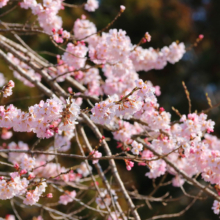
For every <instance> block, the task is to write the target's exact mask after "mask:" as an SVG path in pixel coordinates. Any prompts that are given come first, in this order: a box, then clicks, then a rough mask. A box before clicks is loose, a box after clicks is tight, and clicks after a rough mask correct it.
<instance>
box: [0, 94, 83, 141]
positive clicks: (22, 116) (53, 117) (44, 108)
mask: <svg viewBox="0 0 220 220" xmlns="http://www.w3.org/2000/svg"><path fill="white" fill-rule="evenodd" d="M67 103H68V106H69V107H68V108H67V107H65V104H63V103H62V102H61V101H60V100H59V99H58V98H56V97H54V98H51V99H48V100H47V101H46V102H44V101H41V102H40V103H39V104H36V105H34V106H30V107H29V111H28V113H26V112H23V111H22V110H20V109H17V108H16V107H15V106H14V105H9V106H8V107H7V108H5V107H4V106H0V116H1V118H0V127H4V128H11V127H12V128H13V130H14V131H17V132H31V131H32V132H34V133H36V134H37V137H39V138H49V137H51V136H53V135H54V133H57V132H58V127H57V126H58V123H59V122H60V120H61V119H62V118H63V122H62V124H61V127H60V129H61V130H65V129H67V126H70V127H73V126H74V124H75V120H76V118H77V116H78V114H79V106H78V105H77V104H75V102H74V100H72V101H71V104H70V103H69V101H68V100H67ZM64 110H65V111H64ZM67 110H68V112H67ZM69 119H70V120H69ZM53 123H54V124H55V125H54V124H53Z"/></svg>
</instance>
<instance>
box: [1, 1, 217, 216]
mask: <svg viewBox="0 0 220 220" xmlns="http://www.w3.org/2000/svg"><path fill="white" fill-rule="evenodd" d="M65 2H66V3H70V4H73V3H74V4H82V3H84V2H85V1H82V0H75V1H72V0H69V1H65ZM120 5H125V6H126V10H125V12H124V13H123V14H122V16H121V17H120V18H119V19H118V20H117V21H116V22H115V23H114V25H113V26H112V28H117V29H123V30H125V31H126V32H127V34H128V36H130V38H131V40H132V43H133V44H137V43H138V42H139V41H140V39H141V38H142V37H143V35H144V34H145V32H147V31H148V32H149V33H150V35H151V36H152V40H151V42H149V43H146V44H144V45H143V47H146V48H148V47H154V48H155V49H156V48H161V47H163V46H165V45H170V44H171V43H172V42H173V41H179V42H184V43H185V45H186V47H187V48H191V45H192V44H194V42H195V40H196V38H197V37H198V35H200V34H203V35H204V39H203V40H202V41H201V42H200V43H199V45H198V46H197V47H193V48H191V49H189V50H187V53H186V54H185V55H184V57H183V59H182V60H181V61H180V62H178V63H177V64H175V65H171V64H168V65H167V66H166V67H165V68H164V69H163V70H151V71H149V72H140V77H141V78H142V79H144V80H151V81H152V83H153V84H154V85H159V86H160V88H161V92H162V94H161V96H160V97H159V103H160V105H161V106H163V107H164V108H165V110H166V111H170V112H171V111H172V110H171V107H172V106H174V107H175V108H177V109H178V110H179V111H180V113H182V114H187V113H188V102H187V99H186V96H185V93H184V90H183V87H182V81H185V83H186V86H187V87H188V90H189V92H190V97H191V100H192V110H193V111H195V110H198V111H201V110H204V109H206V108H208V107H209V106H208V104H207V100H206V96H205V94H206V93H208V95H209V97H210V98H211V100H212V104H213V105H214V104H217V103H218V102H220V13H219V12H220V1H219V0H115V1H113V0H100V8H99V9H98V10H97V11H96V12H94V13H88V12H87V11H84V10H83V9H82V8H77V9H75V8H67V9H66V10H65V11H61V12H60V15H61V16H62V17H63V21H64V22H63V23H64V29H67V30H69V31H70V30H71V29H72V27H73V24H74V21H75V20H76V19H77V18H78V17H80V16H81V15H82V14H85V15H86V16H87V18H88V19H89V20H91V21H93V22H94V23H95V24H96V25H97V29H98V30H100V29H102V28H103V27H105V26H106V25H107V24H108V23H109V22H111V21H112V20H113V18H114V17H115V15H116V14H117V13H118V11H119V7H120ZM10 7H12V6H10V5H9V6H6V7H4V8H3V9H1V10H0V14H1V13H3V12H4V11H5V10H7V9H9V8H10ZM29 17H30V11H26V10H23V9H19V10H17V11H13V12H11V13H10V14H8V15H7V16H4V17H3V18H0V19H1V20H2V21H7V22H17V21H19V23H21V22H25V21H26V20H27V19H28V18H29ZM30 21H31V20H30ZM8 36H10V35H8ZM21 37H22V39H24V40H25V41H26V42H27V43H28V45H29V46H30V47H31V48H33V49H34V50H36V51H39V52H42V51H50V52H52V53H55V54H62V52H61V51H59V50H58V49H57V48H55V47H54V46H53V44H52V43H50V41H49V38H48V37H46V36H45V35H38V36H35V35H33V36H21ZM42 56H44V57H45V58H47V59H49V60H50V61H51V62H54V63H55V62H56V58H55V57H53V56H48V55H45V54H43V53H42ZM0 72H2V73H4V74H5V75H6V77H7V79H8V80H10V79H11V77H12V73H11V71H10V70H9V69H8V68H7V66H6V65H4V64H1V66H0ZM15 83H16V87H15V89H14V94H13V96H12V97H10V98H8V99H7V102H10V100H11V101H13V100H14V99H16V98H18V97H28V96H29V97H32V98H27V99H25V100H23V101H15V102H13V103H14V104H15V105H16V106H17V107H19V108H22V109H23V110H25V108H27V106H28V105H33V104H35V103H37V102H39V100H40V98H39V97H37V96H38V95H40V93H39V92H38V91H37V90H36V89H35V88H29V87H26V86H24V85H23V84H22V82H19V81H17V80H16V79H15ZM63 86H65V85H63ZM5 102H6V101H5ZM219 115H220V112H219V109H218V108H217V109H214V110H212V111H211V112H210V113H209V117H210V118H211V119H213V120H214V121H215V122H216V127H215V135H216V136H218V137H220V117H219ZM175 119H178V117H177V116H176V115H175V114H173V116H172V120H175ZM88 132H90V131H89V130H88ZM105 135H106V136H110V135H111V134H108V133H107V134H105ZM13 140H14V141H18V140H23V141H24V142H27V143H33V142H34V141H35V135H33V134H24V135H21V134H20V133H19V134H14V137H13ZM91 141H93V142H94V144H95V142H96V140H91ZM2 142H3V141H2V140H0V144H2ZM110 143H111V145H110V146H111V147H112V150H113V152H116V150H115V148H116V147H115V146H116V143H115V142H114V141H112V142H110ZM73 144H74V140H73ZM67 163H71V162H70V161H69V162H66V161H63V165H64V166H65V165H67V166H68V164H67ZM117 165H118V168H119V170H120V173H121V174H122V179H123V180H124V181H125V182H126V183H127V187H128V189H130V190H132V189H133V188H134V187H135V188H137V189H138V191H139V192H140V193H141V194H144V195H147V194H149V193H150V192H151V191H152V182H151V180H149V179H147V177H145V176H144V174H145V173H146V172H147V168H146V167H138V166H136V167H135V168H134V169H133V170H132V171H130V172H128V171H126V170H125V165H124V163H123V162H122V163H120V162H118V163H117ZM104 166H106V167H107V164H104ZM169 178H170V177H169V176H168V178H167V180H169ZM159 180H160V178H158V179H157V180H156V182H159ZM185 185H187V184H185ZM185 185H184V186H185ZM185 188H186V190H187V192H188V193H190V194H193V195H195V194H196V193H197V190H193V189H194V188H193V187H191V186H189V185H188V186H185ZM167 191H169V192H170V194H172V196H173V197H178V196H180V195H181V194H182V193H181V190H179V189H178V188H172V187H170V188H169V187H167V188H165V187H164V188H162V189H161V190H159V191H158V192H157V193H156V194H155V196H161V195H163V194H164V193H166V192H167ZM119 199H120V198H119ZM54 200H56V198H55V199H54ZM190 201H191V198H187V197H185V198H182V199H180V200H179V201H175V202H172V203H167V204H165V203H164V204H160V203H158V204H157V203H153V204H152V210H150V209H149V208H146V206H145V207H144V208H140V209H139V212H140V214H141V216H142V219H145V218H149V217H150V216H152V215H159V214H167V213H175V212H179V211H181V210H182V209H183V208H184V207H185V206H186V205H187V204H188V203H189V202H190ZM212 203H213V199H212V198H210V199H207V200H203V201H197V202H196V203H195V204H194V206H193V207H192V208H190V210H189V211H188V212H186V213H185V214H184V216H181V217H178V218H176V219H179V220H185V219H196V220H197V219H198V220H215V219H219V217H218V216H216V215H214V214H213V212H212V210H211V207H212ZM136 204H143V202H142V201H136ZM60 210H63V211H65V207H61V208H60ZM34 212H36V215H37V214H39V213H38V210H37V209H36V210H35V209H32V214H33V213H34ZM7 213H12V211H11V208H10V204H9V202H7V201H6V202H4V203H2V202H1V201H0V216H2V217H3V216H4V215H6V214H7ZM22 215H23V219H31V213H30V212H29V211H28V210H27V213H23V214H22ZM45 219H50V217H48V218H45ZM87 219H91V218H87Z"/></svg>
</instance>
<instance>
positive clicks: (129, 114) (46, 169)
mask: <svg viewBox="0 0 220 220" xmlns="http://www.w3.org/2000/svg"><path fill="white" fill-rule="evenodd" d="M7 3H8V0H2V1H0V7H3V6H5V5H7ZM65 4H66V3H64V2H63V0H43V1H41V3H39V2H38V1H36V0H23V1H21V2H20V3H19V5H20V7H21V8H23V9H30V10H31V12H32V14H34V15H35V16H36V17H37V20H38V22H39V25H40V27H41V28H42V30H43V31H44V33H46V34H48V35H49V36H50V37H52V39H53V41H55V42H56V43H65V42H67V44H66V49H64V50H65V51H64V52H63V55H57V65H49V67H47V68H46V67H45V68H44V70H43V71H45V74H46V75H47V74H48V76H49V78H50V77H54V79H53V80H54V82H56V83H60V82H64V81H65V80H66V79H68V78H67V77H69V79H72V78H71V77H73V78H74V79H75V80H76V83H79V84H80V86H83V88H86V89H85V91H84V92H81V93H74V92H73V89H72V88H71V87H69V89H68V92H69V93H70V97H69V98H68V99H66V100H65V98H64V97H59V98H58V97H57V96H53V97H50V98H49V99H47V100H46V101H44V100H41V101H40V102H39V103H38V104H35V105H33V106H29V108H28V111H27V112H25V111H23V110H21V109H18V108H16V107H15V106H14V105H12V104H10V105H8V106H7V105H6V106H5V105H1V106H0V128H2V132H1V138H2V139H4V140H7V139H10V137H11V136H12V131H9V130H10V129H12V130H13V131H14V132H33V133H35V134H36V136H37V137H38V138H41V139H44V138H47V139H49V138H51V137H53V138H54V139H53V143H52V144H51V143H50V144H49V145H48V148H47V150H46V153H44V152H43V151H42V154H37V155H34V156H33V155H31V156H30V155H29V154H28V151H29V146H28V145H27V144H25V143H23V142H21V141H19V142H18V143H15V142H10V143H8V144H6V143H4V144H2V147H0V149H3V150H5V148H7V150H8V152H9V153H8V158H7V159H8V161H9V162H10V163H12V164H14V169H16V172H12V173H10V176H9V177H6V178H5V177H0V198H1V199H3V200H5V199H11V198H13V197H15V196H20V195H25V199H24V201H23V203H24V204H26V205H34V204H36V203H37V202H38V201H39V199H40V198H41V197H45V195H44V193H45V192H46V187H47V184H48V182H47V180H48V179H53V180H54V182H53V183H55V184H56V183H59V184H60V183H61V182H62V183H64V184H66V185H69V186H74V187H75V186H77V184H78V185H80V182H82V181H84V179H83V178H85V177H87V176H88V175H90V174H92V166H90V165H89V164H88V163H87V162H86V163H85V162H82V163H81V164H79V165H77V166H76V168H74V167H71V168H69V169H68V168H65V167H63V166H62V165H61V164H60V163H57V160H56V159H57V158H56V157H55V155H57V152H63V151H68V150H70V148H71V139H72V138H73V137H74V135H75V134H74V132H75V125H76V124H77V123H78V121H80V120H82V119H81V118H80V117H79V115H80V111H81V110H80V105H81V104H82V106H83V107H82V108H84V106H85V105H84V104H85V103H84V102H83V101H82V99H77V100H75V99H73V98H72V97H73V96H74V95H82V97H86V98H85V100H86V101H87V102H88V103H89V105H90V107H91V108H88V107H86V108H85V109H82V112H83V113H85V114H87V115H88V116H89V118H90V119H91V123H95V124H97V125H98V126H101V127H104V128H105V127H108V128H109V129H110V130H111V131H112V134H113V137H114V139H115V140H116V141H118V148H120V149H121V150H122V151H123V152H122V154H124V153H125V154H126V156H128V157H129V158H126V159H124V162H125V166H126V169H127V170H128V171H130V170H131V169H132V168H133V167H134V166H135V161H137V160H138V159H139V160H140V162H139V163H138V165H139V166H145V167H147V169H148V172H147V173H146V174H145V176H147V177H148V178H151V179H155V178H157V177H160V176H162V175H164V174H165V173H166V172H168V173H170V174H171V175H173V179H172V184H173V186H174V187H180V186H182V185H183V184H184V182H185V179H184V177H183V176H181V175H180V174H179V172H177V171H176V169H174V168H173V167H172V166H170V165H169V163H166V160H165V159H164V158H166V159H167V160H169V161H172V163H173V164H175V167H176V168H177V169H178V170H181V171H183V172H184V173H185V174H186V175H188V177H189V178H193V177H194V175H196V174H201V177H202V178H203V179H204V181H206V182H209V183H211V184H215V186H216V188H219V189H220V168H219V164H220V148H219V144H220V140H218V139H217V138H216V137H214V136H212V135H210V133H211V132H213V131H214V125H215V123H214V122H213V121H212V120H210V119H208V117H207V115H206V114H204V113H189V114H187V115H182V116H181V117H180V120H179V121H177V122H173V123H172V122H171V114H170V113H169V112H167V111H165V109H164V108H163V107H160V105H159V104H158V100H157V96H158V95H160V89H159V87H158V86H153V84H152V83H151V82H150V81H146V82H144V81H143V80H141V79H140V78H139V75H138V72H139V71H149V70H152V69H162V68H164V67H165V66H166V65H167V64H168V63H171V64H174V63H176V62H178V61H179V60H180V59H181V58H182V57H183V55H184V54H185V52H186V49H185V45H184V43H177V42H173V43H171V44H170V45H169V46H164V47H163V48H161V49H157V50H156V49H154V48H152V47H150V48H147V49H144V48H143V47H141V44H142V43H147V42H150V40H151V36H150V34H149V33H148V32H146V33H145V36H144V38H143V39H142V40H141V42H140V43H139V44H137V45H135V44H133V43H132V42H131V39H130V37H129V36H127V34H126V32H125V31H123V30H121V29H120V30H116V29H110V30H109V31H108V32H104V31H103V32H97V28H96V26H95V24H93V23H92V22H90V21H89V20H87V19H86V16H85V15H82V16H81V18H80V19H76V21H75V23H74V26H73V34H72V32H71V33H70V32H68V31H66V30H64V29H63V27H62V18H61V17H60V16H58V13H59V11H60V10H62V9H64V8H65ZM83 6H84V8H85V10H87V11H89V12H93V11H95V10H96V9H97V8H98V6H99V2H98V1H97V0H87V2H86V3H85V4H83ZM124 10H125V6H121V7H120V13H122V12H123V11H124ZM119 15H120V14H119ZM64 39H65V40H67V41H64ZM68 39H69V41H68ZM13 53H14V54H13ZM19 56H20V57H21V58H23V60H22V59H19ZM7 58H8V59H9V60H10V61H11V62H13V63H14V64H15V65H16V66H19V67H20V68H21V70H22V71H23V72H25V73H26V74H27V76H28V77H29V79H30V78H31V79H33V80H35V81H36V82H40V81H41V76H42V73H41V74H39V73H40V72H41V70H40V69H39V73H37V72H36V71H35V70H33V68H31V64H29V65H30V66H29V65H28V62H29V61H27V62H26V61H25V60H28V59H29V57H28V56H27V55H26V54H23V53H21V52H17V53H16V55H15V52H11V53H7ZM33 60H34V59H33ZM30 62H31V63H32V61H30ZM33 62H34V61H33ZM42 62H43V61H42ZM32 67H33V66H32ZM11 69H12V71H13V74H14V77H15V78H17V79H18V80H20V81H22V82H23V83H24V84H25V85H27V86H30V87H34V84H32V83H31V82H29V81H28V80H27V78H28V77H25V76H23V75H22V76H21V74H20V73H19V72H18V71H16V70H14V69H13V68H11ZM101 71H102V72H103V74H102V73H100V72H101ZM72 80H73V79H72ZM50 82H51V83H52V80H51V81H50ZM44 83H45V82H42V84H44ZM84 86H85V87H84ZM0 87H2V89H1V90H0V92H1V95H2V96H3V97H5V98H6V97H8V96H10V95H12V88H13V87H14V82H13V81H12V80H10V81H9V82H8V83H7V84H6V80H5V78H4V77H3V75H2V74H1V73H0ZM64 89H65V88H64ZM58 90H59V88H58ZM82 90H84V89H82ZM51 91H52V92H53V88H51ZM56 92H57V93H56V94H58V92H59V91H56ZM91 96H93V98H94V97H95V99H97V100H99V101H97V102H96V103H92V102H90V100H89V97H91ZM90 119H88V120H90ZM77 120H78V121H77ZM94 127H95V125H94ZM94 127H93V130H95V131H96V132H97V130H96V128H94ZM137 136H139V137H140V136H145V139H144V141H145V142H144V143H140V142H139V141H138V139H136V137H137ZM84 141H85V142H86V140H84ZM101 142H102V139H101V140H100V143H99V144H100V146H101ZM87 144H89V143H87ZM146 148H147V149H146ZM97 149H98V148H97V147H95V148H93V150H90V153H89V155H88V158H87V159H88V160H89V159H91V158H92V162H91V163H92V164H95V167H96V168H97V167H99V166H98V165H97V163H98V161H99V158H100V157H102V153H101V152H99V151H98V150H97ZM19 150H21V151H22V152H23V153H17V152H16V151H19ZM153 151H154V153H153ZM25 152H26V153H25ZM38 153H39V152H38ZM61 155H62V154H61ZM63 155H66V154H63ZM158 155H159V156H158ZM54 160H56V163H55V162H54ZM111 165H112V164H111ZM112 166H113V165H112ZM86 179H87V180H88V179H89V178H86ZM87 180H86V181H87ZM106 181H107V180H106ZM73 182H74V184H72V183H73ZM118 182H120V181H118ZM96 183H97V182H95V183H94V184H96ZM61 185H62V184H61ZM93 186H94V185H93ZM97 186H98V184H97ZM80 187H82V188H83V187H85V185H80ZM63 192H64V194H62V195H61V196H60V197H59V201H58V203H59V204H63V205H67V204H68V203H71V202H73V201H74V200H75V198H76V197H77V190H72V191H65V190H64V191H63ZM109 193H110V194H111V195H110V194H109ZM218 193H220V190H219V192H218ZM46 197H47V198H52V193H49V194H47V196H46ZM117 199H118V196H117V194H116V191H114V190H113V189H111V191H109V190H106V189H101V190H100V191H99V195H98V196H97V197H96V199H95V201H96V203H97V208H98V209H106V207H110V206H111V205H114V204H112V203H113V201H115V202H116V201H117ZM212 209H213V211H214V213H215V214H219V213H220V203H219V201H217V200H215V201H214V203H213V207H212ZM120 217H121V216H120V214H119V213H118V212H117V211H115V212H111V213H110V215H109V216H107V217H106V218H107V219H109V220H110V219H112V220H113V219H120ZM10 218H11V219H13V216H11V217H10ZM38 218H39V219H41V217H38ZM6 219H9V217H8V218H6ZM124 219H126V218H125V217H124Z"/></svg>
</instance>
